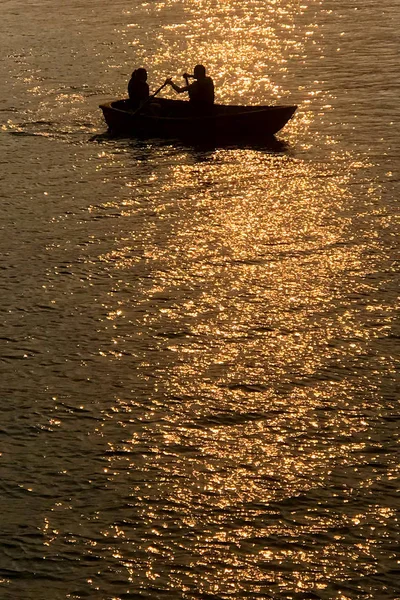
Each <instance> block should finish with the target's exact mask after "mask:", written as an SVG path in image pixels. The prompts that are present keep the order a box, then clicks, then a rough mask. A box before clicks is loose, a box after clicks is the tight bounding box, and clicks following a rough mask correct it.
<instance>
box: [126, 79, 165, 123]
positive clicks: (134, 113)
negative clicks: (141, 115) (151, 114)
mask: <svg viewBox="0 0 400 600" xmlns="http://www.w3.org/2000/svg"><path fill="white" fill-rule="evenodd" d="M167 83H168V80H166V81H164V83H163V84H162V85H160V87H159V88H158V90H156V91H155V92H154V94H152V95H151V96H149V97H148V98H147V100H145V101H144V102H143V103H142V104H141V105H140V106H139V108H137V109H136V110H135V111H134V112H133V113H132V116H133V115H137V113H138V112H140V111H141V110H142V108H143V107H144V106H146V104H147V103H148V102H150V100H152V99H153V98H155V97H156V96H157V94H159V93H160V92H161V90H162V89H163V88H165V86H166V85H167Z"/></svg>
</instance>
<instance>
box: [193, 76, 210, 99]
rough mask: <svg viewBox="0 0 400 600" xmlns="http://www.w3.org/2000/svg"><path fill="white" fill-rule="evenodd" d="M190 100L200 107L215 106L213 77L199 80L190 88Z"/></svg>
mask: <svg viewBox="0 0 400 600" xmlns="http://www.w3.org/2000/svg"><path fill="white" fill-rule="evenodd" d="M189 100H190V102H191V103H192V104H196V105H198V106H212V105H213V104H214V82H213V80H212V79H211V77H203V78H201V79H197V80H196V81H194V82H193V83H192V84H191V85H190V86H189Z"/></svg>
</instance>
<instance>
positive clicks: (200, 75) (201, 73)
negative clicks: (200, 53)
mask: <svg viewBox="0 0 400 600" xmlns="http://www.w3.org/2000/svg"><path fill="white" fill-rule="evenodd" d="M205 76H206V68H205V67H204V66H203V65H196V66H195V68H194V70H193V77H194V78H195V79H204V77H205Z"/></svg>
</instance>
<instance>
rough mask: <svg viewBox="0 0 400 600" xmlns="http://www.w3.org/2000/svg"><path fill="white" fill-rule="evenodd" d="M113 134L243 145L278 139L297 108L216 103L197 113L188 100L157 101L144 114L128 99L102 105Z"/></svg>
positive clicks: (161, 99)
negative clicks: (272, 138)
mask: <svg viewBox="0 0 400 600" xmlns="http://www.w3.org/2000/svg"><path fill="white" fill-rule="evenodd" d="M100 108H101V110H102V111H103V115H104V118H105V121H106V123H107V125H108V128H109V131H110V132H111V133H112V134H115V135H122V136H128V137H130V136H134V137H139V138H160V139H180V140H188V141H190V140H196V141H213V142H227V141H228V142H229V141H231V142H234V143H241V142H245V141H248V140H262V139H268V138H271V137H272V136H274V135H275V134H276V133H277V132H278V131H280V130H281V129H282V128H283V127H284V126H285V125H286V123H287V122H288V121H289V120H290V119H291V118H292V116H293V114H294V113H295V111H296V109H297V106H237V105H236V106H235V105H226V104H214V105H213V106H211V107H209V108H208V109H207V112H202V113H201V114H199V113H198V112H197V113H196V112H195V111H194V109H193V107H192V105H191V104H190V102H188V101H185V100H170V99H168V98H156V99H154V101H153V102H151V103H149V104H148V105H147V106H146V107H144V108H143V109H142V110H141V111H139V112H138V111H137V110H132V108H131V107H130V102H129V100H127V99H123V100H114V101H112V102H107V103H105V104H100Z"/></svg>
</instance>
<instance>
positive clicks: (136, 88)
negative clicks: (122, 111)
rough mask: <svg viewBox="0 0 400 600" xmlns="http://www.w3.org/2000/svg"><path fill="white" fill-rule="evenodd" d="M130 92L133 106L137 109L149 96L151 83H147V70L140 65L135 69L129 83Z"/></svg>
mask: <svg viewBox="0 0 400 600" xmlns="http://www.w3.org/2000/svg"><path fill="white" fill-rule="evenodd" d="M128 94H129V100H130V104H131V108H132V109H134V110H137V109H138V108H139V107H140V106H141V105H142V104H143V103H144V102H146V100H148V98H149V94H150V92H149V85H148V83H147V71H146V69H143V67H140V68H139V69H135V71H133V73H132V77H131V79H130V81H129V83H128Z"/></svg>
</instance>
